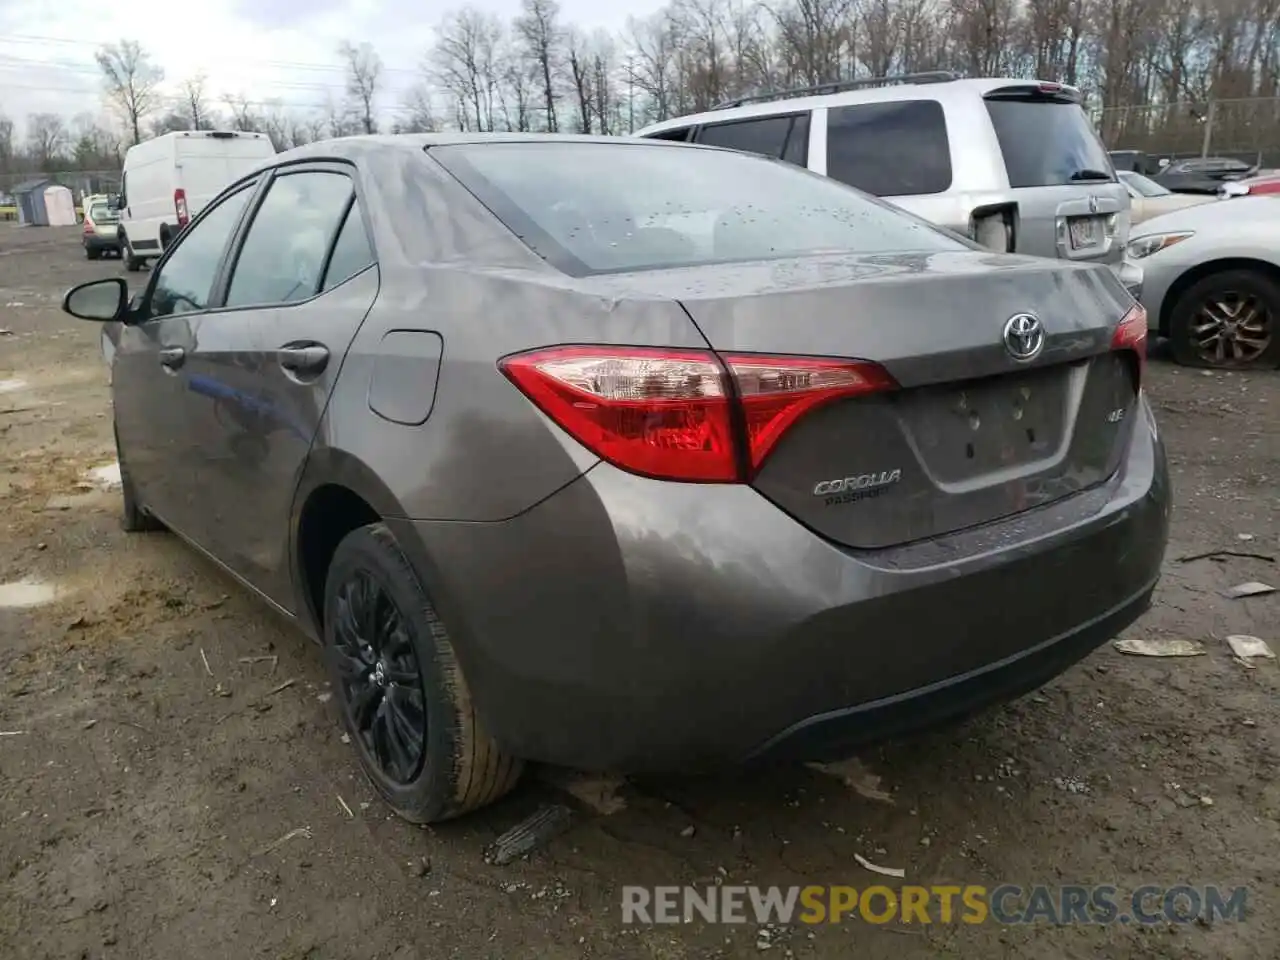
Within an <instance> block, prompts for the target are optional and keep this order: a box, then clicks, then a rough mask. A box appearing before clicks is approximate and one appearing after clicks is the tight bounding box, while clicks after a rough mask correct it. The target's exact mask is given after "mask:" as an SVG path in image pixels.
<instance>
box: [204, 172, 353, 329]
mask: <svg viewBox="0 0 1280 960" xmlns="http://www.w3.org/2000/svg"><path fill="white" fill-rule="evenodd" d="M351 193H352V187H351V180H350V179H349V178H347V177H345V176H343V175H342V174H340V173H329V172H327V171H319V170H311V171H305V172H302V173H289V174H284V175H282V176H277V177H276V178H275V180H273V181H272V182H271V186H270V188H269V189H268V190H267V195H266V197H265V198H264V199H263V201H262V205H261V206H260V207H258V211H257V213H255V214H254V216H253V222H252V223H250V224H249V232H248V234H247V235H246V236H245V239H244V243H243V244H242V245H241V247H240V256H239V257H238V258H237V260H236V265H235V272H234V273H233V274H232V275H231V286H230V288H229V289H228V290H227V302H226V305H227V306H228V307H243V306H248V305H250V304H263V305H269V304H277V303H293V302H294V301H297V300H305V299H307V298H308V297H311V296H314V295H315V293H316V291H317V290H318V289H319V286H320V273H321V271H323V270H324V261H325V256H326V255H327V254H328V252H329V244H330V242H331V241H332V240H333V237H334V234H335V233H336V232H337V230H338V225H339V223H340V222H341V220H342V215H343V213H344V212H345V211H346V209H347V202H348V201H349V200H350V199H351ZM343 279H345V277H344V278H343Z"/></svg>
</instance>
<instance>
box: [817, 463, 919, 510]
mask: <svg viewBox="0 0 1280 960" xmlns="http://www.w3.org/2000/svg"><path fill="white" fill-rule="evenodd" d="M901 479H902V470H900V469H897V468H895V469H893V470H880V471H877V472H876V473H861V474H858V475H857V476H853V477H840V478H838V479H835V480H821V481H819V482H818V483H817V484H815V485H814V488H813V495H814V496H815V497H824V498H826V502H827V503H828V504H832V503H851V502H852V501H854V500H862V499H864V498H866V497H874V496H878V495H879V494H881V493H883V492H884V491H885V489H887V488H888V487H891V486H893V485H894V484H895V483H897V482H898V481H899V480H901Z"/></svg>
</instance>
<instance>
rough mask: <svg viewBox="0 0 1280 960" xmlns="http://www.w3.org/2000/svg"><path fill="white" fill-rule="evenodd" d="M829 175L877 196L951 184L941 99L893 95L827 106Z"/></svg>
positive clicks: (934, 189) (933, 190)
mask: <svg viewBox="0 0 1280 960" xmlns="http://www.w3.org/2000/svg"><path fill="white" fill-rule="evenodd" d="M827 176H829V177H834V178H835V179H836V180H839V181H841V182H842V183H847V184H849V185H850V186H853V187H857V188H858V189H859V190H865V191H866V192H867V193H871V194H874V195H875V196H877V197H906V196H913V195H916V194H930V193H943V192H944V191H946V190H948V189H950V187H951V143H950V141H949V140H948V139H947V121H946V117H945V116H944V115H943V112H942V105H941V104H940V103H938V101H936V100H895V101H886V102H885V103H859V104H851V105H850V106H847V107H836V108H834V109H832V110H830V111H829V112H828V113H827Z"/></svg>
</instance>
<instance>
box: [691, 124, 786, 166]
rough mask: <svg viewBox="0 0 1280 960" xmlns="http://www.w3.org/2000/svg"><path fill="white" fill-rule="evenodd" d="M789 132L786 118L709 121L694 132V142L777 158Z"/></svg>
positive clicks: (784, 145) (780, 154)
mask: <svg viewBox="0 0 1280 960" xmlns="http://www.w3.org/2000/svg"><path fill="white" fill-rule="evenodd" d="M790 132H791V118H790V117H757V118H755V119H752V120H733V121H730V122H729V123H710V124H707V125H706V126H704V127H703V128H702V129H701V130H699V131H698V142H699V143H703V144H706V145H707V146H709V147H727V148H728V149H730V150H741V151H743V152H744V153H758V154H760V155H761V156H765V157H781V156H782V150H783V148H784V147H786V145H787V134H788V133H790Z"/></svg>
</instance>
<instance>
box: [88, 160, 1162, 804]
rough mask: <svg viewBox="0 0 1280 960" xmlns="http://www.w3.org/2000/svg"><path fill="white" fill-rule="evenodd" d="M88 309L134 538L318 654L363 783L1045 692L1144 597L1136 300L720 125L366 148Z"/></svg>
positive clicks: (685, 753)
mask: <svg viewBox="0 0 1280 960" xmlns="http://www.w3.org/2000/svg"><path fill="white" fill-rule="evenodd" d="M64 308H65V309H66V310H67V311H68V312H69V313H71V314H73V315H75V316H79V317H82V318H85V319H95V320H101V321H108V323H107V324H106V325H105V327H104V333H105V336H104V346H105V347H106V348H107V351H108V353H109V354H110V360H111V367H112V392H113V399H114V420H115V430H116V442H117V447H118V450H119V456H120V464H121V470H122V476H123V479H124V520H125V525H126V527H127V528H128V529H131V530H139V529H144V528H148V527H156V526H159V525H161V524H163V526H165V527H167V528H168V529H170V530H172V531H174V532H175V533H177V534H179V535H180V536H182V537H183V538H184V539H186V540H188V541H190V543H192V544H193V545H194V546H196V547H197V548H199V549H200V550H201V551H203V552H204V553H206V554H208V555H209V556H210V557H211V558H212V559H213V560H215V561H216V562H217V563H219V564H220V565H222V566H224V567H225V568H226V569H228V570H229V571H230V572H231V573H232V574H234V575H235V576H236V577H237V578H239V579H240V580H241V581H243V582H244V584H245V585H246V586H248V587H249V588H250V589H252V590H253V591H255V592H257V593H259V594H261V595H262V596H263V597H264V598H265V599H266V600H267V601H268V602H269V603H270V604H271V605H272V606H273V607H275V608H277V609H278V610H279V611H281V612H282V613H284V614H286V615H287V616H288V617H290V618H292V619H294V620H295V621H296V622H297V623H298V624H299V625H300V626H301V627H302V629H303V630H304V631H306V632H307V633H308V634H310V635H311V636H312V637H314V638H316V639H317V640H319V641H320V642H321V643H322V644H323V646H324V649H325V651H326V656H327V660H328V663H329V665H330V670H331V676H332V680H333V684H334V688H335V690H336V692H337V694H338V698H339V699H340V702H341V704H342V707H343V715H344V719H345V723H346V725H347V728H348V730H349V732H350V734H351V738H352V740H353V741H354V742H355V744H356V745H357V748H358V749H359V752H360V757H361V760H362V761H363V763H364V766H365V768H366V770H367V771H368V774H369V776H370V777H371V778H372V780H373V782H374V783H375V784H376V785H377V787H378V788H379V790H380V791H381V793H382V794H383V795H384V796H385V797H386V798H387V800H388V802H389V803H390V804H391V806H392V807H393V808H394V809H395V810H396V811H397V812H399V813H400V814H402V815H403V816H405V817H407V818H409V819H411V820H416V821H429V820H436V819H441V818H445V817H449V816H455V815H457V814H459V813H462V812H464V811H466V810H469V809H472V808H475V807H477V806H480V805H482V804H485V803H487V802H489V801H491V800H493V799H495V798H497V797H498V796H500V795H501V794H502V793H504V792H505V791H506V790H508V789H509V788H510V787H511V786H512V784H513V783H514V782H515V781H516V779H517V778H518V776H519V774H520V771H521V767H522V764H523V763H524V762H525V761H547V762H552V763H557V764H567V765H571V766H577V767H588V768H601V769H620V770H627V771H635V772H642V771H662V770H678V769H696V768H705V767H710V766H715V765H718V764H724V763H736V762H742V761H747V760H775V759H784V758H804V759H830V758H835V757H840V756H847V755H848V754H849V753H850V752H851V751H852V749H853V748H854V747H855V746H856V745H858V744H859V743H860V742H863V741H866V740H867V739H869V738H881V737H885V736H888V735H891V734H895V733H899V732H902V731H904V730H907V729H910V728H914V727H918V726H920V725H922V724H926V723H931V722H934V721H937V720H941V719H945V718H949V717H953V716H958V715H961V714H964V713H967V712H970V711H972V710H974V709H976V708H978V707H981V706H983V705H985V704H989V703H992V702H995V701H998V700H1001V699H1005V698H1008V697H1011V696H1014V695H1016V694H1018V693H1020V692H1023V691H1025V690H1028V689H1031V688H1033V687H1035V686H1036V685H1038V684H1040V683H1043V682H1044V681H1046V680H1047V679H1049V678H1050V677H1052V676H1054V675H1055V674H1056V673H1058V672H1059V671H1061V670H1062V669H1064V668H1065V667H1066V666H1067V665H1068V664H1070V663H1072V662H1074V661H1076V660H1078V659H1079V658H1080V657H1082V656H1084V655H1085V654H1086V653H1087V652H1088V651H1090V650H1092V649H1093V648H1095V647H1096V646H1098V645H1099V644H1100V643H1102V642H1104V641H1105V640H1106V639H1107V638H1109V637H1112V636H1114V635H1115V634H1116V633H1117V632H1118V631H1120V630H1122V629H1123V628H1124V627H1126V626H1127V625H1128V624H1129V623H1131V622H1132V621H1133V620H1134V619H1135V618H1136V617H1137V616H1139V614H1141V613H1142V611H1143V610H1144V609H1145V608H1146V607H1147V605H1148V603H1149V602H1150V597H1151V592H1152V588H1153V587H1154V586H1155V583H1156V580H1157V578H1158V576H1159V572H1160V564H1161V558H1162V556H1163V553H1164V549H1165V542H1166V536H1167V528H1168V523H1169V502H1170V491H1169V485H1168V479H1167V475H1166V468H1165V459H1164V452H1163V449H1162V446H1161V443H1160V440H1159V437H1158V434H1157V430H1156V425H1155V423H1154V421H1153V419H1152V415H1151V410H1150V408H1149V407H1148V405H1147V403H1146V400H1145V399H1144V395H1143V392H1142V376H1143V366H1144V356H1145V353H1144V351H1145V338H1146V332H1147V320H1146V317H1145V316H1144V315H1143V313H1142V309H1141V308H1140V307H1139V306H1137V305H1136V304H1135V303H1134V302H1133V300H1132V299H1131V298H1130V297H1129V295H1128V294H1127V293H1126V292H1125V290H1124V289H1123V287H1122V286H1121V285H1120V283H1119V282H1118V281H1117V280H1116V278H1115V276H1114V275H1113V274H1112V273H1111V272H1110V271H1108V270H1107V269H1106V268H1105V267H1097V266H1085V265H1079V264H1070V263H1065V262H1062V261H1051V260H1040V259H1031V258H1027V257H1016V256H1005V255H996V254H992V253H990V252H987V251H984V250H982V249H981V248H978V247H977V246H975V245H973V244H971V243H969V242H968V241H967V240H964V239H961V238H958V237H956V236H953V235H951V234H947V233H943V232H940V231H939V230H937V229H935V228H933V227H931V226H929V225H928V224H926V223H924V222H923V221H921V220H918V219H915V218H913V217H912V216H910V215H908V214H905V213H903V212H901V211H898V210H895V209H894V208H892V207H888V206H886V205H884V204H882V203H880V202H879V201H877V200H874V199H872V198H869V197H867V196H865V195H864V194H861V193H859V192H857V191H856V190H853V189H851V188H849V187H845V186H842V185H840V184H839V183H836V182H835V181H833V180H829V179H827V178H824V177H820V176H817V175H815V174H812V173H808V172H806V171H803V170H799V169H796V168H795V167H792V166H788V165H785V164H783V163H780V162H777V161H772V160H767V159H763V158H760V157H756V156H750V155H747V154H740V153H734V152H729V151H724V150H718V149H714V148H705V147H697V146H690V145H680V144H670V143H663V142H660V141H654V142H638V141H632V140H621V139H616V140H615V139H606V138H591V137H540V136H496V137H493V136H491V137H476V136H465V135H461V136H452V137H448V136H442V137H429V138H424V137H417V136H414V137H369V138H365V137H360V138H352V139H345V140H339V141H334V142H329V143H319V144H314V145H312V146H308V147H304V148H301V149H298V150H292V151H289V152H287V153H283V154H280V155H279V156H277V157H274V158H273V159H272V160H271V161H270V163H269V164H268V165H266V166H264V167H263V168H261V169H260V170H259V171H257V172H256V173H254V174H252V175H250V176H247V177H245V178H243V179H241V180H239V181H237V182H236V183H234V184H232V185H230V186H229V187H228V188H227V189H226V190H225V191H224V192H223V193H222V194H221V195H220V196H219V197H218V198H217V199H216V200H215V201H214V202H212V203H210V204H209V205H208V207H207V208H206V209H205V210H204V211H203V212H202V213H201V214H200V216H198V217H197V218H196V219H195V220H194V221H193V222H192V223H191V224H190V226H188V227H187V229H186V230H184V231H183V233H182V234H181V236H180V237H179V238H178V239H177V240H176V241H175V242H174V244H173V245H172V246H171V247H170V248H169V249H168V250H167V251H166V253H165V255H164V256H163V257H162V258H161V259H160V260H159V261H158V262H157V264H156V266H155V269H154V270H153V271H152V274H151V276H150V277H149V280H148V282H147V285H146V288H145V289H143V290H141V291H139V292H138V293H137V295H136V296H134V297H133V298H130V297H129V296H128V294H127V291H126V290H125V288H124V281H123V280H121V279H117V278H109V279H103V280H97V281H94V282H92V283H87V284H84V285H81V286H79V287H77V288H75V289H73V290H71V291H69V292H68V294H67V296H66V299H65V302H64Z"/></svg>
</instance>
